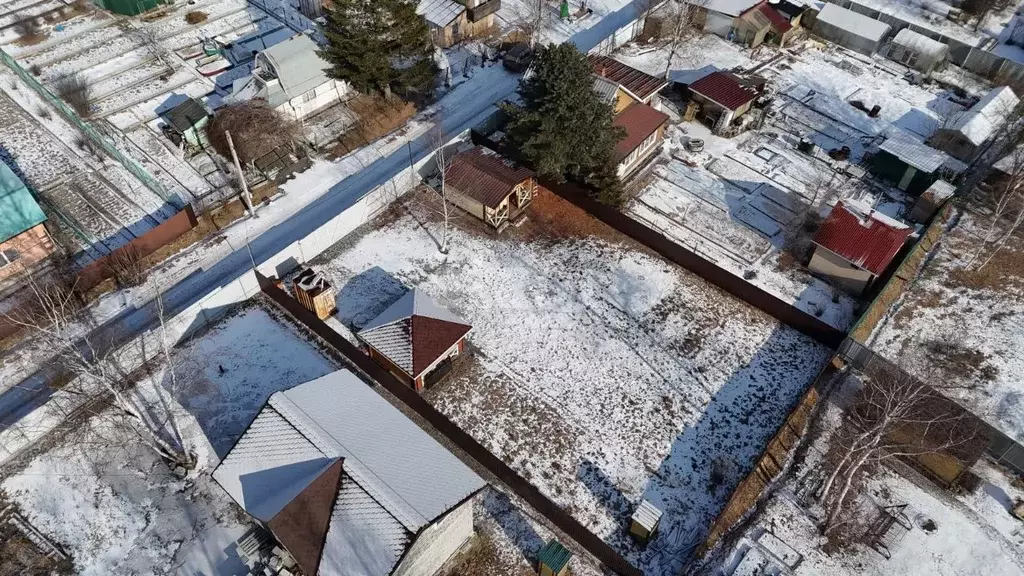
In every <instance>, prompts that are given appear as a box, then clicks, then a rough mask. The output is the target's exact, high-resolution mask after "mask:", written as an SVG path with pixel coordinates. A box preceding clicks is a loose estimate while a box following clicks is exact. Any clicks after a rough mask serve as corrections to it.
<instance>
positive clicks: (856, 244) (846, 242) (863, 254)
mask: <svg viewBox="0 0 1024 576" xmlns="http://www.w3.org/2000/svg"><path fill="white" fill-rule="evenodd" d="M850 205H851V206H852V207H853V208H854V209H853V210H851V209H850V208H848V207H847V206H846V204H844V202H843V201H839V202H837V203H836V205H835V207H834V208H832V212H831V213H829V215H828V218H826V219H825V221H824V222H823V223H822V224H821V227H820V228H818V232H817V233H816V234H815V235H814V243H815V244H818V245H819V246H821V247H822V248H826V249H828V250H831V251H832V252H835V253H836V254H838V255H839V256H842V257H843V258H844V259H845V260H847V261H849V262H850V263H852V264H854V265H855V266H859V267H861V268H863V269H865V270H867V271H868V272H871V273H872V274H874V275H876V276H878V275H881V274H882V273H883V272H885V269H886V268H887V267H888V266H889V263H890V262H892V259H893V258H894V257H895V256H896V254H897V253H898V252H899V251H900V248H902V247H903V244H904V242H906V240H907V237H908V236H910V233H911V231H912V230H911V228H910V227H909V226H907V225H905V224H901V223H899V222H896V221H895V220H892V219H891V218H889V217H887V216H883V215H880V214H878V213H877V212H875V211H874V210H871V209H870V208H868V207H866V206H865V207H863V208H864V209H862V208H861V207H858V206H856V205H854V204H853V203H850Z"/></svg>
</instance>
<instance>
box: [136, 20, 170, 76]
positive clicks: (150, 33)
mask: <svg viewBox="0 0 1024 576" xmlns="http://www.w3.org/2000/svg"><path fill="white" fill-rule="evenodd" d="M128 34H129V35H130V36H131V37H132V38H133V39H134V40H135V42H137V43H138V44H139V46H140V47H141V48H142V49H143V50H145V51H146V52H147V53H148V54H149V55H150V57H152V58H153V59H155V60H156V61H158V62H160V63H161V64H163V66H164V68H165V69H166V70H167V73H168V74H169V73H171V72H174V60H173V59H172V58H171V55H170V53H169V52H168V50H167V48H165V47H164V45H163V44H162V43H161V42H160V34H159V32H158V29H157V28H156V27H154V26H147V25H144V24H140V25H138V26H134V27H131V28H129V29H128Z"/></svg>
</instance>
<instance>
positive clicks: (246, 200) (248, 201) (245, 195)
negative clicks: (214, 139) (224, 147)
mask: <svg viewBox="0 0 1024 576" xmlns="http://www.w3.org/2000/svg"><path fill="white" fill-rule="evenodd" d="M224 137H225V138H226V139H227V141H228V148H230V149H231V159H232V160H234V161H235V170H237V171H238V182H239V184H241V185H242V203H243V204H245V208H246V210H248V211H249V216H252V217H253V218H255V217H256V210H254V209H253V207H252V196H251V195H249V184H248V183H246V181H245V173H243V172H242V165H241V164H239V163H238V154H237V153H235V143H234V142H232V141H231V132H228V131H227V130H225V131H224Z"/></svg>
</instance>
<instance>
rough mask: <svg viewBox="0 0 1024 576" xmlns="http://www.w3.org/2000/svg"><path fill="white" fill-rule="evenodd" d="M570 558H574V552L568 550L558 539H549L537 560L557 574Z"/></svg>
mask: <svg viewBox="0 0 1024 576" xmlns="http://www.w3.org/2000/svg"><path fill="white" fill-rule="evenodd" d="M570 558H572V552H569V551H568V550H566V548H565V546H562V544H561V542H559V541H558V540H551V541H549V542H548V543H547V545H545V546H544V548H542V549H541V551H540V552H539V553H538V554H537V561H538V562H540V563H541V564H544V565H545V566H547V567H548V568H550V569H551V571H552V572H554V573H555V574H557V573H558V572H559V571H561V570H562V568H563V567H564V566H565V565H566V564H568V563H569V559H570Z"/></svg>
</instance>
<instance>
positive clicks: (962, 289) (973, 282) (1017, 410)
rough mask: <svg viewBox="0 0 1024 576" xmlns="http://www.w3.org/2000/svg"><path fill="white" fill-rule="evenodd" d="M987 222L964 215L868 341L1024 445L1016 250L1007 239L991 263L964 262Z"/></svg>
mask: <svg viewBox="0 0 1024 576" xmlns="http://www.w3.org/2000/svg"><path fill="white" fill-rule="evenodd" d="M989 221H990V219H989V218H986V217H984V216H980V215H978V214H975V213H972V212H965V213H964V214H963V215H962V216H961V217H960V220H959V224H958V225H957V226H956V227H954V228H953V229H952V230H950V231H949V232H948V233H947V234H946V235H945V237H944V238H943V240H942V242H941V243H940V245H939V248H938V250H937V251H936V253H935V256H934V257H933V258H932V259H931V260H930V261H928V263H927V264H926V265H925V267H924V269H923V270H922V272H921V274H920V276H919V278H918V279H917V280H916V281H915V282H914V284H913V285H911V287H910V289H909V290H908V291H907V292H906V293H904V295H903V296H902V297H901V298H900V300H898V301H897V303H896V304H895V305H894V306H893V308H892V310H891V312H890V314H889V315H888V316H887V317H886V318H885V319H883V321H882V322H881V323H880V324H879V326H878V327H877V328H876V329H875V332H874V334H873V335H872V338H871V341H870V342H869V344H870V345H871V346H872V347H873V348H874V350H876V351H877V352H879V353H881V354H882V355H884V356H886V357H887V358H889V359H890V360H892V361H894V362H901V363H902V364H904V365H905V366H906V367H907V368H908V369H910V370H911V371H919V372H920V373H921V374H928V373H936V372H937V373H938V374H940V375H941V377H942V378H943V380H945V381H946V382H948V383H949V384H950V385H951V386H957V385H962V386H963V387H962V388H954V389H953V390H950V391H949V392H948V393H949V394H950V395H951V396H952V397H954V398H955V399H957V400H959V401H960V402H961V403H962V404H963V405H964V406H965V407H967V408H968V409H969V410H971V411H972V412H974V413H975V414H977V415H979V416H981V417H983V418H985V419H986V420H987V421H988V422H989V423H990V424H992V425H993V426H995V427H996V428H998V429H999V430H1001V431H1002V432H1003V433H1005V434H1006V435H1008V436H1010V437H1012V438H1015V439H1016V440H1017V441H1018V442H1024V353H1022V352H1021V347H1020V343H1021V341H1022V340H1024V322H1022V320H1024V298H1022V296H1024V274H1022V270H1024V267H1022V262H1024V260H1022V258H1024V249H1022V248H1021V245H1020V243H1019V241H1018V240H1017V238H1016V237H1014V238H1011V239H1010V240H1009V242H1007V244H1006V246H1005V247H1004V248H1003V249H1002V250H1000V251H999V252H998V253H997V254H996V257H995V258H993V260H992V262H991V263H989V264H988V265H986V266H985V267H984V268H982V269H981V270H980V271H976V270H975V268H976V267H977V266H979V265H980V264H981V263H982V262H984V260H985V258H986V257H987V254H988V252H985V253H983V254H982V256H981V257H980V258H979V259H978V260H976V261H974V263H973V264H970V263H971V261H972V257H973V255H974V254H975V253H976V252H977V249H978V246H979V243H980V238H982V237H983V236H984V234H985V233H986V230H987V223H988V222H989Z"/></svg>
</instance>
